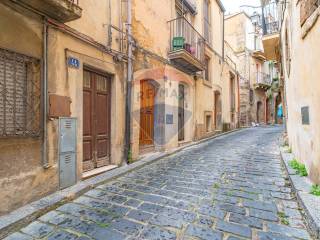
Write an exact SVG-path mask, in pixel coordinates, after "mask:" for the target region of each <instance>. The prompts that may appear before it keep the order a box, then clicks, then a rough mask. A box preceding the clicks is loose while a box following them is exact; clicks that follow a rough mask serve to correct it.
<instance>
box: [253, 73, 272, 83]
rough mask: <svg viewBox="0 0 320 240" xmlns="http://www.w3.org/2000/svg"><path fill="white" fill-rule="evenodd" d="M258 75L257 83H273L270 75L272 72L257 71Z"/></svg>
mask: <svg viewBox="0 0 320 240" xmlns="http://www.w3.org/2000/svg"><path fill="white" fill-rule="evenodd" d="M256 77H257V84H263V85H271V84H272V79H271V77H270V74H267V73H264V72H256Z"/></svg>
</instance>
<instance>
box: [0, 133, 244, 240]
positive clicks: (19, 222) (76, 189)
mask: <svg viewBox="0 0 320 240" xmlns="http://www.w3.org/2000/svg"><path fill="white" fill-rule="evenodd" d="M241 130H242V129H235V130H232V131H230V132H224V133H222V134H219V135H214V136H212V137H209V138H207V139H202V140H200V141H197V142H191V143H190V144H187V145H184V146H181V147H178V148H175V149H172V150H168V151H165V152H158V153H154V154H149V155H147V156H145V157H143V158H141V159H140V160H139V161H136V162H134V163H132V164H130V165H127V164H125V165H124V166H121V167H117V168H114V169H113V170H110V171H107V172H103V173H101V174H99V175H97V176H94V177H91V178H88V179H85V180H83V181H80V182H78V183H77V184H76V185H74V186H71V187H69V188H66V189H63V190H60V191H57V192H55V193H53V194H51V195H49V196H47V197H44V198H42V199H40V200H37V201H34V202H32V203H29V204H27V205H25V206H23V207H20V208H18V209H16V210H14V211H12V212H10V213H9V214H7V215H3V216H0V239H2V238H4V237H6V236H8V235H9V234H11V233H13V232H15V231H16V229H20V228H22V227H24V226H26V225H28V224H29V223H31V222H32V221H34V220H35V219H37V218H38V217H40V216H42V215H44V214H45V213H47V212H49V211H51V210H54V209H56V208H58V207H59V206H61V204H64V203H67V202H70V201H72V200H73V199H75V198H77V197H79V196H81V195H82V194H84V193H85V192H87V191H89V190H91V189H93V188H95V187H97V186H99V185H102V184H104V183H106V182H109V181H112V180H113V179H115V178H118V177H121V176H123V175H125V174H127V173H129V172H132V171H134V170H138V169H140V168H142V167H144V166H146V165H149V164H151V163H153V162H156V161H158V160H160V159H163V158H164V157H168V156H170V155H172V154H175V153H177V152H180V151H182V150H184V149H187V148H189V147H193V146H196V145H199V144H201V143H205V142H208V141H210V140H212V139H215V138H219V137H223V136H224V135H231V134H232V133H234V132H237V131H241Z"/></svg>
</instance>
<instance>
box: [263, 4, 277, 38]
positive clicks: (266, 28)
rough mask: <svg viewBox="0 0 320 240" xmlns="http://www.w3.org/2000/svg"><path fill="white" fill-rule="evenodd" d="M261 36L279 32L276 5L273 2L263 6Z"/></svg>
mask: <svg viewBox="0 0 320 240" xmlns="http://www.w3.org/2000/svg"><path fill="white" fill-rule="evenodd" d="M262 14H263V21H262V28H263V34H264V35H269V34H274V33H278V32H279V30H280V29H279V9H278V3H277V2H276V1H275V0H272V1H270V2H269V3H268V4H266V5H264V6H263V11H262Z"/></svg>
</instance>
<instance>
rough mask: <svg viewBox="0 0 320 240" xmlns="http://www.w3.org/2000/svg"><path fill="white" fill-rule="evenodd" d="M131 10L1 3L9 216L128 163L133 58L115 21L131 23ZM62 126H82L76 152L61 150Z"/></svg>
mask: <svg viewBox="0 0 320 240" xmlns="http://www.w3.org/2000/svg"><path fill="white" fill-rule="evenodd" d="M121 9H122V8H121V6H120V2H119V1H116V0H114V1H113V0H110V1H93V0H90V1H81V4H80V5H78V4H77V2H76V1H66V0H59V1H49V0H46V1H32V3H28V1H19V2H13V1H2V2H1V4H0V16H1V17H0V28H1V36H0V52H1V53H0V54H1V56H0V66H1V67H0V76H1V77H0V92H1V97H0V109H1V110H0V129H1V130H0V138H1V139H0V186H1V187H0V188H1V197H0V198H1V199H0V200H1V201H0V213H1V214H3V213H6V212H7V211H9V210H12V209H15V208H17V207H19V206H21V205H23V204H25V203H28V202H30V201H32V200H35V199H38V198H40V197H42V196H45V195H47V194H49V193H51V192H54V191H57V190H59V189H61V188H64V187H66V186H69V185H71V184H75V183H76V182H77V181H80V180H81V179H82V178H83V177H84V176H85V175H86V174H87V172H88V171H89V170H96V169H97V168H98V167H102V168H105V167H110V165H111V166H112V165H119V164H121V162H122V158H123V156H122V152H123V145H124V116H125V86H126V63H125V57H124V58H123V59H124V60H121V61H118V59H121V57H122V56H125V54H123V53H122V49H121V46H120V44H122V42H123V41H122V40H121V34H120V33H119V31H115V30H114V28H112V27H111V26H115V27H116V28H117V29H122V28H123V26H124V25H123V23H124V22H123V21H122V17H121V16H122V14H121V12H120V11H121ZM111 12H112V13H113V14H111ZM108 33H110V34H108ZM111 33H112V34H111ZM112 36H113V38H112ZM116 38H118V40H117V41H116ZM94 86H96V87H94ZM111 112H112V113H113V114H111ZM99 113H100V115H99ZM61 117H65V118H66V119H65V121H63V120H61V119H62V118H61ZM70 117H71V118H72V119H71V118H70ZM69 118H70V119H69ZM74 119H75V120H74ZM97 120H99V124H98V123H97ZM101 120H103V122H101ZM69 121H70V122H69ZM75 121H76V125H75V126H73V125H72V126H71V125H69V124H71V122H72V124H73V122H75ZM62 124H66V126H65V127H66V129H67V130H68V129H69V128H70V131H73V130H72V129H71V127H72V128H75V129H74V130H75V131H73V133H75V136H71V138H72V139H67V141H68V144H70V147H72V148H73V149H72V151H73V153H72V154H71V155H65V154H64V155H63V154H62V152H61V151H60V149H61V146H59V142H60V141H62V140H63V137H64V136H62V135H61V134H62V132H61V131H60V127H63V126H62ZM72 145H76V146H72ZM63 164H65V165H63ZM68 165H71V166H68ZM60 166H61V167H60ZM62 166H63V167H62ZM69 170H70V172H68V171H69ZM63 171H65V172H63Z"/></svg>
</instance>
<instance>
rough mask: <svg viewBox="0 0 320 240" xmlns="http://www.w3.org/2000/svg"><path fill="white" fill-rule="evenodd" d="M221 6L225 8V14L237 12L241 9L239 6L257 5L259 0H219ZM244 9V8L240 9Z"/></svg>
mask: <svg viewBox="0 0 320 240" xmlns="http://www.w3.org/2000/svg"><path fill="white" fill-rule="evenodd" d="M221 1H222V3H223V6H224V7H225V8H226V14H229V13H234V12H239V11H240V10H241V8H240V6H242V5H250V6H259V5H260V0H221ZM242 10H245V9H242Z"/></svg>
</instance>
